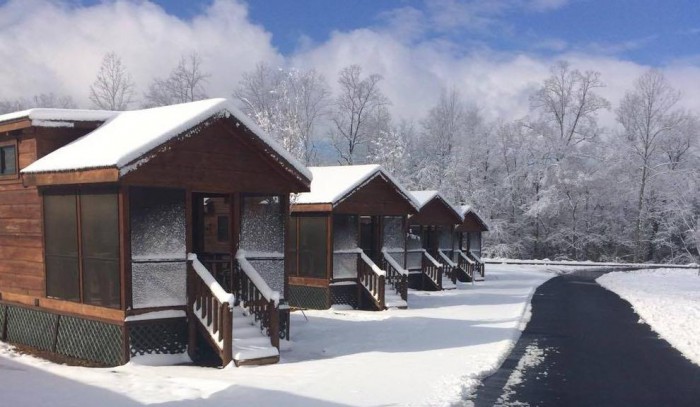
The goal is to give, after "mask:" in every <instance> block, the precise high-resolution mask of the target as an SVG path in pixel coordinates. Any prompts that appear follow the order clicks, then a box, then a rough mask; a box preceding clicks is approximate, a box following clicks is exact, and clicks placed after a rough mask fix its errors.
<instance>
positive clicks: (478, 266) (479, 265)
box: [467, 251, 485, 278]
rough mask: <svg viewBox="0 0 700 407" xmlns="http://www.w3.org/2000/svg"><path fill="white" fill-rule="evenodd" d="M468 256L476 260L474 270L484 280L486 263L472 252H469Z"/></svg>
mask: <svg viewBox="0 0 700 407" xmlns="http://www.w3.org/2000/svg"><path fill="white" fill-rule="evenodd" d="M467 255H468V256H469V257H470V258H471V259H472V260H474V269H475V270H476V271H477V272H478V273H479V274H480V275H481V278H484V271H485V270H484V262H483V261H482V260H481V257H480V256H479V255H477V254H474V253H473V252H471V251H469V252H467Z"/></svg>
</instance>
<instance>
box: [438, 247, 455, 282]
mask: <svg viewBox="0 0 700 407" xmlns="http://www.w3.org/2000/svg"><path fill="white" fill-rule="evenodd" d="M437 252H438V257H440V260H441V261H442V264H443V267H444V268H443V271H444V272H445V275H446V276H447V277H448V278H449V279H450V281H452V284H457V263H455V262H453V261H452V260H451V259H450V257H449V256H448V255H446V254H445V252H443V251H442V250H440V249H438V251H437Z"/></svg>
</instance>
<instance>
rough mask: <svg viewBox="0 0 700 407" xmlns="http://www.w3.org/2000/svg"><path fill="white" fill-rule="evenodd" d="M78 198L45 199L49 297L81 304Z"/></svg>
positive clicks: (53, 196) (60, 196) (73, 196)
mask: <svg viewBox="0 0 700 407" xmlns="http://www.w3.org/2000/svg"><path fill="white" fill-rule="evenodd" d="M77 225H78V222H77V216H76V198H75V195H47V196H46V197H45V198H44V234H45V239H46V242H45V243H46V295H47V296H48V297H55V298H61V299H65V300H70V301H80V280H79V276H78V274H79V269H78V226H77Z"/></svg>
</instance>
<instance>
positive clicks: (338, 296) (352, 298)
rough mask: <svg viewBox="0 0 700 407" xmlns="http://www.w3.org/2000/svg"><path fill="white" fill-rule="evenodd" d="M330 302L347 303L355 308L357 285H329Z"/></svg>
mask: <svg viewBox="0 0 700 407" xmlns="http://www.w3.org/2000/svg"><path fill="white" fill-rule="evenodd" d="M331 304H348V305H351V306H352V307H353V308H357V305H358V304H357V285H356V284H354V285H336V286H331Z"/></svg>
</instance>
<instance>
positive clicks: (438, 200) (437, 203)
mask: <svg viewBox="0 0 700 407" xmlns="http://www.w3.org/2000/svg"><path fill="white" fill-rule="evenodd" d="M411 194H412V195H413V196H414V197H415V198H416V199H417V200H418V201H419V202H421V208H420V210H419V211H418V213H417V214H415V215H413V216H411V218H410V219H409V224H412V225H456V224H459V223H461V222H462V215H461V213H460V212H459V211H458V209H456V208H455V207H454V206H452V205H451V204H450V203H449V202H447V201H446V200H445V199H444V198H443V196H442V194H440V193H439V192H438V191H411Z"/></svg>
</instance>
